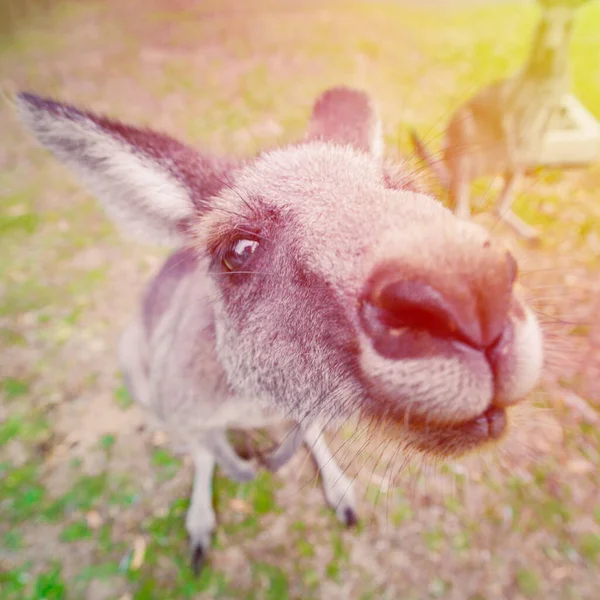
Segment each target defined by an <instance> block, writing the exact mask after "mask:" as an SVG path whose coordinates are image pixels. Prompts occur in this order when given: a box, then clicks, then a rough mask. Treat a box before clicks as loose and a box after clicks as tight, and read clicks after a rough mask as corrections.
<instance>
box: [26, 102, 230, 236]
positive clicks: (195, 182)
mask: <svg viewBox="0 0 600 600" xmlns="http://www.w3.org/2000/svg"><path fill="white" fill-rule="evenodd" d="M17 109H18V112H19V113H20V116H21V119H22V120H23V122H24V123H25V124H26V125H27V127H28V128H29V129H30V130H31V131H32V133H33V134H34V135H35V137H36V138H37V140H38V141H39V142H40V143H41V144H42V145H43V146H45V147H46V148H48V149H49V150H51V151H52V152H53V153H54V155H55V156H56V157H57V158H58V159H59V160H60V161H61V162H63V163H64V164H65V165H66V166H67V167H69V168H70V169H71V170H72V171H73V172H75V173H76V174H77V175H78V176H79V178H80V179H81V180H82V181H83V183H84V184H85V185H86V187H87V188H88V189H89V190H90V191H91V192H92V193H93V194H94V195H95V196H97V198H98V199H99V200H100V202H101V203H102V205H103V207H104V208H105V210H106V212H107V213H108V215H109V216H110V217H112V218H113V219H114V221H116V222H117V223H118V224H119V225H120V226H121V227H122V228H123V229H124V230H125V231H126V232H127V233H129V234H132V235H134V236H136V237H142V238H143V239H145V240H146V241H152V242H155V243H161V244H169V245H179V244H181V243H182V242H183V241H184V239H185V234H186V231H187V230H188V226H189V223H190V220H191V219H193V218H194V217H195V216H197V215H198V214H200V213H202V212H203V211H205V210H206V209H207V207H208V204H207V202H208V201H209V199H210V198H211V197H212V196H214V195H215V194H217V193H218V192H219V190H220V189H221V188H222V187H223V185H225V183H224V182H225V180H227V179H228V178H229V176H230V175H231V173H232V172H233V170H234V169H235V168H236V167H237V166H239V165H238V164H237V163H236V162H234V161H227V160H221V159H216V158H209V157H205V156H202V155H200V154H198V153H197V152H196V151H194V150H192V149H191V148H189V147H188V146H185V145H184V144H181V143H179V142H177V141H176V140H174V139H172V138H170V137H168V136H166V135H163V134H160V133H156V132H153V131H150V130H147V129H137V128H135V127H130V126H128V125H124V124H122V123H119V122H118V121H113V120H110V119H107V118H106V117H102V116H98V115H94V114H92V113H89V112H84V111H81V110H78V109H77V108H74V107H72V106H68V105H65V104H60V103H58V102H54V101H52V100H49V99H44V98H39V97H37V96H34V95H33V94H28V93H22V94H19V95H18V97H17Z"/></svg>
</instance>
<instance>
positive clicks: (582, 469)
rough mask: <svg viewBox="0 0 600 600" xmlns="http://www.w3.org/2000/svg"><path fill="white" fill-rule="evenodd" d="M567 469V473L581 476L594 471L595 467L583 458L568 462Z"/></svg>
mask: <svg viewBox="0 0 600 600" xmlns="http://www.w3.org/2000/svg"><path fill="white" fill-rule="evenodd" d="M566 467H567V471H569V472H570V473H576V474H578V475H581V474H583V473H590V472H591V471H593V470H594V465H593V464H592V463H591V462H589V461H587V460H584V459H583V458H578V459H573V460H570V461H568V462H567V465H566Z"/></svg>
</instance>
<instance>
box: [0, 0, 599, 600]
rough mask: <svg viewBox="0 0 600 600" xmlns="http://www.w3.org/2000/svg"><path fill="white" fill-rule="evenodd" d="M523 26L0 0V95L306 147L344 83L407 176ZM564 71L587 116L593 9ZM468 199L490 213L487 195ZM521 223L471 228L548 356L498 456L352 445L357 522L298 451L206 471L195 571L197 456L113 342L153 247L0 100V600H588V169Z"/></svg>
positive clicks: (592, 263)
mask: <svg viewBox="0 0 600 600" xmlns="http://www.w3.org/2000/svg"><path fill="white" fill-rule="evenodd" d="M538 18H539V8H538V7H537V6H536V4H535V3H532V2H525V1H523V2H501V1H484V0H477V1H476V0H463V1H458V0H457V1H456V2H454V1H447V2H443V1H442V0H438V1H434V0H429V1H426V0H421V1H420V2H418V3H417V2H410V1H408V0H407V1H400V0H398V1H392V0H387V1H384V0H381V1H367V0H362V1H359V0H356V1H342V0H318V1H313V0H297V1H295V2H293V1H291V0H251V1H250V0H248V1H246V2H236V1H235V0H214V1H212V0H202V1H194V0H145V1H144V2H142V1H141V0H129V1H127V2H118V1H117V0H106V1H104V2H100V1H86V2H75V1H71V2H69V1H60V0H54V1H52V0H21V1H18V0H9V1H7V0H2V3H1V4H0V85H1V86H2V90H3V92H4V93H5V95H6V96H8V95H10V93H12V91H14V90H17V89H28V90H31V91H35V92H36V93H39V94H41V95H49V96H54V97H56V98H58V99H60V100H63V101H66V102H70V103H73V104H76V105H81V106H86V107H88V108H89V109H91V110H94V111H97V112H104V113H108V114H109V115H111V116H114V117H118V118H120V119H122V120H124V121H129V122H132V123H135V124H138V125H147V126H150V127H153V128H156V129H159V130H163V131H165V132H167V133H170V134H172V135H175V136H178V137H180V138H182V139H184V140H186V141H188V142H191V143H194V144H197V145H202V146H207V147H210V148H212V149H214V150H215V151H217V152H222V153H235V154H239V155H248V154H252V153H254V152H256V151H258V150H259V149H261V148H265V147H268V146H271V145H274V144H277V143H281V142H288V141H293V140H295V139H298V138H299V137H300V136H301V135H302V134H303V130H304V127H305V125H306V122H307V118H308V116H309V113H310V109H311V104H312V102H313V100H314V98H315V97H316V95H317V94H319V93H320V92H321V91H323V90H324V89H325V88H327V87H329V86H332V85H336V84H347V85H353V86H356V87H360V88H362V89H365V90H367V91H369V92H370V93H371V94H372V95H373V97H374V98H375V99H376V101H377V103H378V105H379V108H380V111H381V114H382V118H383V123H384V136H385V141H386V144H387V150H388V153H389V154H390V155H392V156H396V157H402V156H405V157H408V158H409V163H410V164H413V165H414V166H415V168H417V166H416V162H415V161H414V160H413V157H412V154H411V152H412V149H411V147H410V145H409V142H408V130H409V129H410V128H411V127H414V128H416V129H417V130H418V131H419V132H420V134H421V135H422V136H423V138H424V139H425V141H426V143H427V144H428V145H429V147H430V148H431V149H432V151H434V152H436V151H437V150H438V149H439V146H440V143H441V134H442V132H443V128H444V125H445V123H446V122H447V120H448V118H449V117H450V115H451V114H452V112H453V111H454V109H456V107H458V106H459V105H460V104H461V103H462V102H464V101H465V100H466V99H467V98H469V97H470V96H471V95H472V94H474V93H475V92H476V91H478V90H479V89H480V88H481V87H482V86H484V85H485V84H487V83H489V82H491V81H493V80H495V79H497V78H499V77H505V76H507V75H509V74H511V73H512V72H514V71H515V69H517V68H518V67H519V66H520V65H521V64H522V62H523V61H524V60H525V57H526V55H527V52H528V50H529V47H530V44H531V36H532V33H533V30H534V28H535V25H536V23H537V20H538ZM570 56H571V72H572V89H573V91H574V93H575V94H576V96H577V97H578V99H579V100H580V101H581V102H582V103H583V104H584V105H585V106H586V107H587V109H588V110H589V111H590V112H591V113H592V114H593V115H595V117H597V118H600V2H590V3H589V4H588V5H587V6H586V7H585V8H583V9H581V12H580V13H579V14H578V16H577V18H576V23H575V29H574V32H573V41H572V44H571V48H570ZM411 161H412V162H411ZM473 189H474V191H475V193H476V195H477V194H478V195H479V196H480V197H481V198H482V202H480V204H481V206H480V208H481V209H484V208H486V202H488V201H489V202H491V200H492V199H493V197H494V195H495V193H496V190H495V188H494V184H493V181H492V180H491V179H484V180H482V181H479V182H476V183H475V184H474V187H473ZM515 211H516V212H517V213H518V214H519V215H520V216H521V217H523V218H524V219H525V220H526V221H527V222H529V223H532V224H534V225H535V226H536V227H538V229H539V230H540V232H541V241H540V243H539V244H538V245H537V246H535V247H533V246H530V245H525V244H523V243H521V242H520V241H519V240H518V239H517V238H516V237H515V236H514V234H512V232H510V231H508V230H505V229H504V228H503V227H502V226H501V225H497V223H496V222H495V220H493V219H491V218H490V217H489V215H486V213H485V212H483V213H482V214H480V215H476V217H475V218H476V219H477V220H480V221H481V222H482V223H484V224H485V225H487V226H489V227H490V228H492V227H493V228H494V233H495V234H497V235H500V236H502V237H503V238H505V239H506V242H507V243H508V244H509V245H511V247H512V248H513V250H514V252H515V253H516V255H517V257H518V258H519V260H520V264H521V271H522V272H521V283H522V285H523V286H524V287H525V288H526V289H527V290H528V294H529V295H530V297H531V298H532V302H533V304H534V306H535V307H536V309H537V310H538V314H539V317H540V319H541V320H542V322H543V324H544V331H545V335H546V341H547V346H548V350H547V365H546V371H545V375H544V380H543V382H542V384H541V386H540V389H539V391H538V392H536V393H535V394H534V395H533V397H532V402H531V407H530V409H529V411H528V412H527V413H525V414H524V415H523V416H522V417H521V423H520V426H519V428H518V431H517V432H516V433H515V434H514V436H513V437H512V438H511V439H509V440H508V442H507V443H506V445H505V447H503V448H502V449H501V450H500V451H498V452H496V453H492V454H489V455H486V456H482V457H475V458H472V459H466V460H463V461H460V462H456V463H448V464H435V465H432V464H429V463H426V462H423V461H419V460H417V461H413V463H414V464H413V463H411V464H408V465H404V461H403V460H402V458H401V457H398V456H396V455H393V454H391V455H390V456H388V457H384V458H383V459H382V460H379V461H377V460H375V458H376V457H375V458H373V456H371V455H368V456H366V455H364V454H365V453H364V452H362V453H361V445H360V443H358V442H356V443H354V444H352V445H350V446H351V448H350V450H348V449H346V450H344V452H340V460H341V462H342V463H343V464H344V465H345V466H347V467H348V468H349V469H350V471H351V472H353V473H354V474H355V475H356V477H357V481H358V485H359V490H361V491H362V492H363V498H362V501H361V516H362V522H361V524H360V525H359V527H358V529H355V530H349V531H346V530H343V529H342V528H341V527H340V526H339V524H338V523H337V522H336V521H335V519H334V517H333V516H332V514H330V512H329V510H327V508H326V507H325V504H324V501H323V499H322V496H321V491H320V488H319V487H318V485H316V483H315V478H314V477H315V473H314V468H313V465H312V463H311V462H310V461H309V460H307V457H306V455H305V454H304V453H299V455H298V456H297V457H296V458H295V459H294V461H292V463H291V464H290V465H288V467H286V468H285V469H284V470H283V471H282V473H281V474H279V475H277V476H276V477H274V476H271V475H269V474H262V475H261V476H260V477H259V478H258V480H257V481H255V482H252V483H249V484H244V485H235V484H232V483H230V482H228V481H227V480H225V479H222V478H220V477H218V478H217V481H216V486H215V492H216V493H215V495H216V502H217V506H218V509H219V514H220V525H219V529H218V533H217V540H216V547H215V549H214V551H213V554H212V562H211V565H210V567H209V568H207V569H206V570H205V571H204V572H203V573H202V575H201V577H200V578H199V579H194V577H193V576H192V574H191V572H190V570H189V568H188V556H187V542H186V535H185V530H184V516H185V510H186V507H187V502H188V494H189V491H190V486H191V469H190V465H189V464H188V462H187V461H186V460H185V459H182V458H180V457H176V456H174V455H173V454H171V452H170V451H169V449H168V445H167V444H166V440H165V439H164V437H163V436H161V435H160V433H150V432H149V431H148V430H147V428H146V426H145V420H144V417H143V415H142V414H141V413H140V411H139V410H138V408H137V407H136V406H134V405H132V402H131V399H130V398H129V397H128V396H127V393H126V392H125V389H124V387H123V385H122V381H121V378H120V374H119V372H118V369H117V363H116V353H115V347H116V341H117V337H118V334H119V332H120V331H121V329H122V327H123V326H124V325H125V324H126V323H127V321H128V320H129V318H130V315H131V314H132V313H133V311H134V310H135V307H136V305H137V301H138V296H139V293H140V292H141V290H142V287H143V284H144V282H145V281H146V280H147V279H148V278H149V277H150V275H151V274H152V273H153V272H154V271H155V270H156V269H157V268H158V266H159V265H160V261H161V260H162V258H163V257H164V255H165V253H164V251H162V250H157V249H155V248H151V247H143V246H140V245H136V244H135V243H132V242H130V241H128V240H124V239H123V238H121V237H120V235H119V234H118V233H117V231H116V229H115V228H114V227H113V226H112V225H111V224H110V223H109V222H108V220H107V219H106V218H105V217H104V215H103V213H102V212H101V210H100V208H99V207H98V205H97V204H96V202H95V200H94V199H93V198H92V197H90V196H89V195H88V194H87V193H86V192H85V191H83V190H82V189H81V188H80V187H79V185H78V184H77V183H76V182H75V180H74V179H73V178H71V176H70V175H68V174H67V173H66V171H65V170H64V169H63V168H62V167H60V166H59V165H58V163H56V162H55V161H54V159H52V158H51V157H50V155H49V154H47V153H46V152H45V151H44V150H42V149H40V148H39V147H37V146H36V145H35V143H34V142H33V141H32V140H31V139H30V138H29V136H28V135H27V134H26V132H25V131H24V130H23V128H22V127H21V126H20V125H19V124H18V123H17V121H16V118H15V116H14V114H13V112H12V109H11V106H10V102H7V101H2V102H1V103H0V240H1V242H0V345H1V354H0V356H1V358H0V394H1V401H2V404H1V406H0V598H1V599H2V600H9V599H11V600H12V599H14V600H16V599H19V600H21V599H42V598H45V599H48V600H50V599H51V600H57V599H64V598H85V599H92V600H97V599H121V600H126V599H129V600H132V599H140V600H141V599H152V598H160V599H163V598H167V599H168V598H173V599H175V598H177V599H180V598H240V599H242V598H243V599H260V598H267V599H271V600H275V599H286V598H298V599H300V598H302V599H306V598H326V599H329V598H331V599H335V598H353V599H354V598H356V599H361V600H367V599H376V598H377V599H379V598H386V599H387V598H389V599H397V598H402V599H405V598H406V599H421V598H451V599H457V600H458V599H461V600H462V599H466V598H469V599H471V600H492V599H502V598H510V599H513V598H515V599H518V598H544V599H547V598H565V599H567V598H568V599H589V600H592V599H595V598H598V594H599V592H598V590H599V589H600V499H599V495H598V491H599V485H598V467H599V466H600V455H599V451H600V428H599V426H598V424H599V421H600V358H599V356H598V355H599V353H600V321H599V318H600V317H599V314H598V313H599V311H600V300H599V298H600V279H599V275H600V162H597V163H595V164H591V165H587V166H583V167H581V168H577V169H569V170H560V169H550V168H540V169H537V170H535V172H534V173H532V174H531V176H529V177H528V178H527V180H526V182H525V185H524V187H523V189H522V190H521V191H520V193H519V196H518V199H517V201H516V203H515ZM344 435H346V436H347V434H344V432H340V433H338V435H337V437H338V438H340V442H339V444H338V446H341V445H342V443H343V442H342V441H341V440H342V439H344ZM332 445H333V446H334V450H335V440H333V441H332ZM363 455H364V456H363ZM391 475H393V477H391ZM390 479H391V481H392V484H393V485H389V484H388V483H387V482H389V480H390ZM382 485H383V491H382V492H379V491H378V490H379V489H381V486H382Z"/></svg>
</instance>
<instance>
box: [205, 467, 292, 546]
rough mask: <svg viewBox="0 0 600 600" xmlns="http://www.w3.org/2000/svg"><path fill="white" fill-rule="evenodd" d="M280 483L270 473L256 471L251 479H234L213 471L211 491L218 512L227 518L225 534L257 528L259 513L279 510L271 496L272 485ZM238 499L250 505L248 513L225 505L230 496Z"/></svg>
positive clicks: (251, 530) (250, 530) (258, 527)
mask: <svg viewBox="0 0 600 600" xmlns="http://www.w3.org/2000/svg"><path fill="white" fill-rule="evenodd" d="M277 485H280V484H279V482H277V481H276V480H275V479H274V477H273V475H272V474H271V473H268V472H266V471H260V472H259V473H258V475H257V477H256V479H255V480H254V481H250V482H248V483H240V484H239V483H235V482H233V481H231V480H229V479H227V478H226V477H221V476H219V475H217V477H215V479H214V495H215V497H216V500H217V505H218V510H219V513H220V514H222V515H224V516H226V518H227V519H228V520H227V521H226V522H224V523H223V529H224V531H225V532H226V533H227V534H228V535H233V534H237V533H244V534H250V533H254V532H257V531H258V530H259V529H260V522H261V521H260V517H262V516H264V515H266V514H268V513H271V512H279V511H280V510H281V509H280V508H279V507H278V506H277V503H276V500H275V489H276V486H277ZM234 499H235V500H242V501H244V502H245V503H247V504H248V505H249V507H250V510H249V513H248V514H233V513H232V511H231V509H230V508H229V502H230V501H231V500H234Z"/></svg>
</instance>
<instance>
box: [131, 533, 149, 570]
mask: <svg viewBox="0 0 600 600" xmlns="http://www.w3.org/2000/svg"><path fill="white" fill-rule="evenodd" d="M145 555H146V540H145V539H144V538H143V537H141V536H140V537H137V538H135V540H134V542H133V558H132V559H131V565H130V569H131V570H132V571H137V570H138V569H139V568H140V567H141V566H142V564H143V563H144V556H145Z"/></svg>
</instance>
